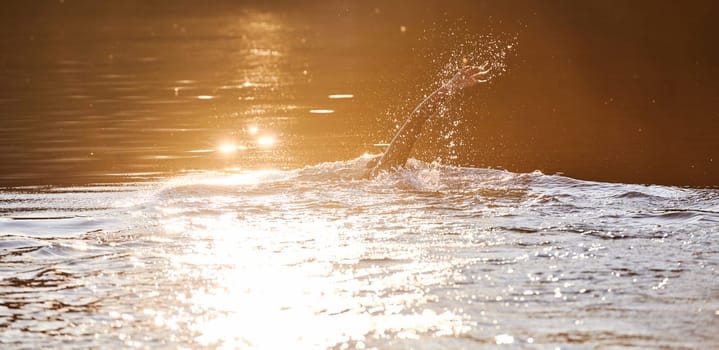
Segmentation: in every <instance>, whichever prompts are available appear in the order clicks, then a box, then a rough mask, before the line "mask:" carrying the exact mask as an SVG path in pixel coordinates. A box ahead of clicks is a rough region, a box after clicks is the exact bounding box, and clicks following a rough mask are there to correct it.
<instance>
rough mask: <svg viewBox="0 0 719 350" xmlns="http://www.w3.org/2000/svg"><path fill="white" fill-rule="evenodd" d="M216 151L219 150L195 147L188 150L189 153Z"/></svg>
mask: <svg viewBox="0 0 719 350" xmlns="http://www.w3.org/2000/svg"><path fill="white" fill-rule="evenodd" d="M215 151H217V150H214V149H193V150H189V151H187V152H188V153H212V152H215Z"/></svg>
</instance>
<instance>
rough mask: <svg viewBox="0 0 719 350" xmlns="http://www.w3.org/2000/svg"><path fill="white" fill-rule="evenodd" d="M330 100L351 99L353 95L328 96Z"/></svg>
mask: <svg viewBox="0 0 719 350" xmlns="http://www.w3.org/2000/svg"><path fill="white" fill-rule="evenodd" d="M328 97H329V98H331V99H343V98H353V97H355V95H352V94H333V95H329V96H328Z"/></svg>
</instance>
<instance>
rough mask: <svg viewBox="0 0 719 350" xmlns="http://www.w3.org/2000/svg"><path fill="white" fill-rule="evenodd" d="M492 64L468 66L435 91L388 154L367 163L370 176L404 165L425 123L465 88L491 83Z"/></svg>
mask: <svg viewBox="0 0 719 350" xmlns="http://www.w3.org/2000/svg"><path fill="white" fill-rule="evenodd" d="M488 64H489V63H488V62H485V63H484V64H482V65H481V66H467V67H464V68H462V69H460V70H459V72H457V74H455V75H454V76H453V77H452V79H450V80H449V82H447V83H446V84H444V85H442V87H440V88H439V89H437V90H435V91H434V92H433V93H432V94H430V95H429V96H427V98H425V99H424V101H422V102H421V103H420V104H419V105H418V106H417V107H415V109H414V111H412V113H410V115H409V117H407V120H406V121H405V122H404V125H402V127H401V128H400V129H399V131H397V134H396V135H395V136H394V138H393V139H392V142H391V143H390V144H389V147H387V150H386V151H385V152H384V154H382V155H381V156H378V157H377V158H375V159H373V160H371V161H370V162H369V163H368V164H367V167H368V168H371V169H370V170H369V172H368V173H367V176H370V177H373V176H376V175H377V174H379V173H380V172H381V171H387V170H391V169H397V168H399V167H402V166H404V164H405V163H406V162H407V158H409V154H410V152H411V151H412V147H413V146H414V144H415V142H417V139H418V138H419V134H420V133H421V132H422V126H424V124H425V122H427V120H428V119H429V118H430V117H432V116H434V115H436V114H437V113H439V109H440V108H441V105H442V102H444V101H445V100H446V99H447V97H449V96H451V95H452V94H454V93H456V92H459V91H460V90H462V89H464V88H467V87H470V86H473V85H476V84H479V83H485V82H487V81H489V79H490V76H489V75H488V73H489V72H490V71H491V70H492V68H491V67H489V68H488V67H487V66H488Z"/></svg>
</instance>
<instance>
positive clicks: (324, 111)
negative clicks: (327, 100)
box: [310, 109, 335, 114]
mask: <svg viewBox="0 0 719 350" xmlns="http://www.w3.org/2000/svg"><path fill="white" fill-rule="evenodd" d="M334 112H335V111H334V110H332V109H311V110H310V113H313V114H330V113H334Z"/></svg>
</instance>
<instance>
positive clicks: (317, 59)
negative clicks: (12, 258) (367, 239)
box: [0, 1, 719, 186]
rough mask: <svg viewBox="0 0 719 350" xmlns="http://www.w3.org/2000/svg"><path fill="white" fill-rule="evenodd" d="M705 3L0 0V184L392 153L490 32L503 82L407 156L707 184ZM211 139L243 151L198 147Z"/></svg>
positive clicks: (709, 54)
mask: <svg viewBox="0 0 719 350" xmlns="http://www.w3.org/2000/svg"><path fill="white" fill-rule="evenodd" d="M715 8H716V5H714V3H713V2H689V3H686V4H682V6H681V7H680V8H674V7H672V5H671V4H659V5H658V4H654V2H641V1H639V2H632V3H631V4H618V3H605V2H582V3H575V2H572V1H557V2H553V3H551V4H546V3H545V2H460V1H457V2H444V1H442V2H426V3H423V4H422V6H419V5H418V4H415V3H413V2H393V3H392V4H385V3H384V2H375V3H373V2H361V3H359V2H347V1H338V2H330V1H327V2H324V1H310V2H302V3H301V4H298V3H294V2H289V1H287V2H283V1H280V2H272V3H264V2H244V3H238V2H232V1H218V2H211V3H209V4H208V3H205V2H192V1H179V2H178V1H173V2H171V3H167V2H159V1H149V2H147V1H105V2H101V3H98V2H94V1H65V2H60V1H33V2H10V3H5V4H4V5H3V11H2V12H3V14H2V18H3V19H2V24H1V26H2V33H0V40H1V41H0V45H1V46H2V52H1V53H0V71H1V72H2V81H1V82H0V163H1V164H2V169H1V170H0V183H1V184H2V185H5V186H12V185H38V184H68V183H74V184H82V183H88V182H108V181H113V182H114V181H124V180H128V179H136V178H145V177H153V176H164V175H167V174H171V173H176V172H178V171H181V170H186V169H222V168H226V167H239V168H280V169H292V168H296V167H298V166H303V165H309V164H315V163H317V162H318V161H331V160H337V159H352V158H354V157H357V156H358V155H359V154H362V153H364V152H372V153H375V152H378V151H379V149H377V148H376V147H373V146H372V145H373V144H375V143H382V142H386V141H388V139H389V138H390V137H391V135H392V132H393V130H394V128H395V127H396V125H397V124H398V122H399V121H401V120H402V118H403V117H404V115H405V114H406V113H407V111H408V110H410V109H411V107H412V106H413V104H415V103H416V102H417V101H418V100H419V99H420V97H421V95H422V93H424V92H426V89H427V88H428V87H429V86H432V85H433V84H437V83H438V82H439V81H440V80H441V78H442V75H441V74H438V73H439V72H440V71H441V70H442V67H443V66H444V65H445V64H446V63H447V62H448V61H449V60H450V58H451V57H450V56H451V53H453V52H456V51H457V48H458V46H459V45H460V44H461V43H464V42H466V39H467V38H470V39H475V42H477V43H480V42H481V40H479V38H480V37H481V36H487V35H491V36H494V37H499V38H502V39H503V40H504V39H507V40H506V41H508V42H512V43H514V44H517V45H516V49H515V50H513V51H512V53H511V54H510V55H509V56H508V57H507V66H508V74H505V75H504V76H502V77H501V79H496V80H495V81H494V82H493V83H492V85H491V86H489V87H480V88H478V89H475V90H474V91H471V92H468V93H467V94H466V96H464V97H463V98H461V99H460V101H458V102H457V106H455V109H454V110H455V111H456V112H455V113H456V114H455V115H454V118H455V119H462V121H463V123H462V125H461V126H458V127H454V131H453V132H454V134H453V137H452V139H453V140H455V141H457V140H461V141H462V142H455V145H454V148H453V149H452V150H447V147H446V146H447V144H448V142H445V141H444V140H443V139H442V136H443V135H446V134H447V132H448V128H449V129H452V127H448V124H442V123H441V122H439V123H436V124H435V125H433V127H432V130H429V131H428V132H427V137H425V138H424V139H423V140H424V143H423V144H421V145H419V147H418V151H417V157H419V158H422V159H425V160H433V159H436V158H438V157H441V158H442V159H443V162H445V163H448V162H449V163H454V164H461V165H465V166H477V167H498V168H506V169H509V170H513V171H520V172H529V171H532V170H535V169H540V170H542V171H543V172H544V173H555V172H563V173H565V174H568V175H570V176H572V177H577V178H585V179H594V180H605V181H620V182H630V183H631V182H636V183H664V184H674V185H699V186H711V185H717V178H719V166H718V165H717V164H719V161H718V160H717V159H716V158H719V157H717V154H716V150H717V149H719V141H718V138H716V136H715V135H716V134H717V132H718V131H719V112H717V111H718V110H719V108H717V107H718V106H717V104H718V101H717V97H716V96H717V94H716V91H717V81H719V76H718V74H719V73H718V70H717V63H716V62H718V61H719V60H718V59H717V58H718V57H717V52H716V51H717V50H716V47H715V45H713V44H712V43H713V42H714V39H715V38H714V33H716V32H717V30H716V29H717V28H716V26H717V25H716V24H715V23H714V22H715V21H714V20H713V17H712V16H711V14H712V13H715V11H714V10H715ZM666 16H670V17H671V19H670V20H667V18H666ZM402 28H404V31H403V30H402ZM330 94H352V95H353V98H351V99H336V100H333V99H329V98H328V96H329V95H330ZM198 96H209V97H212V99H206V100H203V99H199V98H198ZM313 109H330V110H333V111H334V113H331V114H313V113H310V111H311V110H313ZM251 127H257V128H258V134H250V133H249V132H248V131H249V130H250V128H251ZM450 131H451V130H450ZM262 136H272V137H274V140H275V143H274V144H273V145H272V147H267V146H265V147H258V146H257V144H256V143H257V138H259V137H262ZM223 143H235V144H238V145H242V146H245V147H247V149H246V150H243V151H242V152H236V153H235V154H233V155H227V154H219V153H218V152H200V151H202V150H213V149H217V148H218V145H221V144H223Z"/></svg>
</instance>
